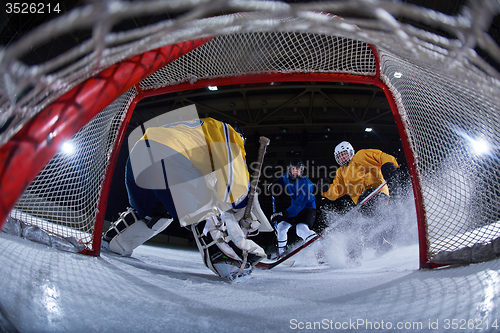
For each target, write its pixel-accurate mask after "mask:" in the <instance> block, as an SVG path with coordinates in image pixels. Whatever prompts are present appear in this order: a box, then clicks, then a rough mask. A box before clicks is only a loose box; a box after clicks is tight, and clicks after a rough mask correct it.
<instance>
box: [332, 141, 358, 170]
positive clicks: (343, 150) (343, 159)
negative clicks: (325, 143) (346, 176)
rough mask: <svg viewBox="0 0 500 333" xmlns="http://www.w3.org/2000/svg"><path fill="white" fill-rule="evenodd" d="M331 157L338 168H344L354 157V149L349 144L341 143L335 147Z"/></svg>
mask: <svg viewBox="0 0 500 333" xmlns="http://www.w3.org/2000/svg"><path fill="white" fill-rule="evenodd" d="M333 155H334V156H335V161H337V163H338V164H339V165H340V166H344V165H347V164H349V162H351V160H352V158H353V156H354V148H353V147H352V145H351V144H350V143H349V142H347V141H342V142H341V143H339V144H338V145H337V146H336V147H335V151H334V153H333Z"/></svg>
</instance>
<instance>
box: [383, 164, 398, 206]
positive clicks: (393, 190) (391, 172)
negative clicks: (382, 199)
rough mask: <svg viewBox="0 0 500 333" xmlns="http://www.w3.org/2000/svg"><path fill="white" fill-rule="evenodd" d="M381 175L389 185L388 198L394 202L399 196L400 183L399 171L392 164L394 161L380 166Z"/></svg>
mask: <svg viewBox="0 0 500 333" xmlns="http://www.w3.org/2000/svg"><path fill="white" fill-rule="evenodd" d="M380 171H382V176H383V177H384V179H385V180H386V181H387V187H389V195H390V200H391V201H392V202H394V201H395V200H398V198H399V197H400V196H401V184H400V181H399V173H398V171H397V170H396V167H395V166H394V163H391V162H387V163H384V165H382V167H381V168H380Z"/></svg>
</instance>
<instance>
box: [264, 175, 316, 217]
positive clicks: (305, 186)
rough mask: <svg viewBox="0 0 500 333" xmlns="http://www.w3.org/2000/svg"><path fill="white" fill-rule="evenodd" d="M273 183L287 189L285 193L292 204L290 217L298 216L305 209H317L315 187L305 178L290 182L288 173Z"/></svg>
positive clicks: (288, 210) (288, 209)
mask: <svg viewBox="0 0 500 333" xmlns="http://www.w3.org/2000/svg"><path fill="white" fill-rule="evenodd" d="M273 183H278V184H280V185H281V186H283V187H284V188H285V193H286V194H287V195H288V196H289V197H290V199H291V201H292V202H291V204H290V207H288V208H287V210H286V211H287V212H288V216H289V217H295V216H297V215H298V214H299V213H300V212H301V211H302V210H303V209H304V208H314V209H316V198H315V197H314V194H313V192H314V185H313V183H312V182H311V180H310V179H309V178H307V177H305V176H303V177H301V178H298V179H297V180H295V181H290V178H289V177H288V173H286V174H285V175H284V176H282V177H280V178H278V179H276V180H275V181H274V182H273Z"/></svg>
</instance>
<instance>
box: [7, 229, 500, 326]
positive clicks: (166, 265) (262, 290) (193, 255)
mask: <svg viewBox="0 0 500 333" xmlns="http://www.w3.org/2000/svg"><path fill="white" fill-rule="evenodd" d="M334 244H335V239H334V237H333V236H331V237H325V238H324V239H323V240H322V243H321V244H316V246H315V247H316V248H315V247H314V246H312V247H311V248H307V249H305V250H304V251H302V252H301V253H299V254H298V255H296V257H295V259H296V262H295V264H294V265H293V266H292V267H285V266H278V267H276V268H274V269H272V270H269V271H263V270H257V269H256V270H254V272H253V274H252V275H251V276H250V277H247V278H244V279H241V280H239V281H237V282H233V283H230V282H226V281H223V280H221V279H220V278H218V277H217V276H216V275H214V274H213V273H212V272H211V271H210V270H208V269H207V268H206V267H205V266H204V264H203V263H202V261H201V257H200V254H199V252H198V251H197V250H196V249H192V248H185V247H165V246H155V245H142V246H140V247H139V248H137V249H136V250H135V251H134V253H133V255H132V257H130V258H124V257H120V256H117V255H114V254H110V253H102V254H101V257H90V256H85V255H81V254H74V253H68V252H63V251H59V250H56V249H53V248H50V247H48V246H46V245H42V244H38V243H34V242H31V241H28V240H25V239H22V238H18V237H15V236H11V235H7V234H1V235H0V249H1V253H2V255H1V256H0V266H1V267H2V268H1V270H2V278H1V279H0V302H1V306H2V309H1V310H2V315H3V317H2V316H0V317H1V318H0V319H1V320H0V322H1V323H2V326H3V330H4V331H6V332H9V331H13V332H16V331H18V332H297V331H301V332H313V331H339V332H374V331H376V332H498V331H500V327H499V326H500V313H499V311H498V305H499V304H500V301H499V297H498V296H499V293H500V274H499V272H500V261H499V260H494V261H490V262H486V263H480V264H473V265H469V266H463V267H453V268H444V269H435V270H419V269H418V245H417V244H416V243H415V244H408V245H398V246H396V247H395V248H394V249H393V250H392V251H391V252H389V253H387V254H385V255H383V256H381V257H377V256H375V254H374V253H373V252H370V251H369V250H367V251H366V252H365V255H364V258H363V261H362V264H361V265H360V266H354V265H349V264H346V263H345V261H343V260H340V258H339V256H338V255H337V253H338V252H337V249H336V248H335V246H334ZM319 246H322V247H323V249H324V251H325V259H326V263H325V264H319V263H318V261H317V260H316V256H315V251H316V250H317V249H318V247H319Z"/></svg>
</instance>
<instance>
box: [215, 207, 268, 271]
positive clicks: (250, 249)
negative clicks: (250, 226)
mask: <svg viewBox="0 0 500 333" xmlns="http://www.w3.org/2000/svg"><path fill="white" fill-rule="evenodd" d="M224 220H225V222H226V227H227V233H228V235H229V237H230V238H231V241H232V242H233V243H234V244H235V245H236V246H237V247H238V248H240V249H241V250H242V251H246V252H247V253H248V261H249V262H250V263H252V264H253V265H255V264H256V263H258V262H259V261H261V260H262V259H264V258H265V257H266V252H265V251H264V249H263V248H262V247H260V246H259V245H257V243H255V242H254V241H252V240H249V239H246V237H245V234H244V233H243V230H241V227H240V225H239V223H238V222H237V221H236V219H235V217H234V215H233V214H231V213H229V212H226V213H225V214H224Z"/></svg>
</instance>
